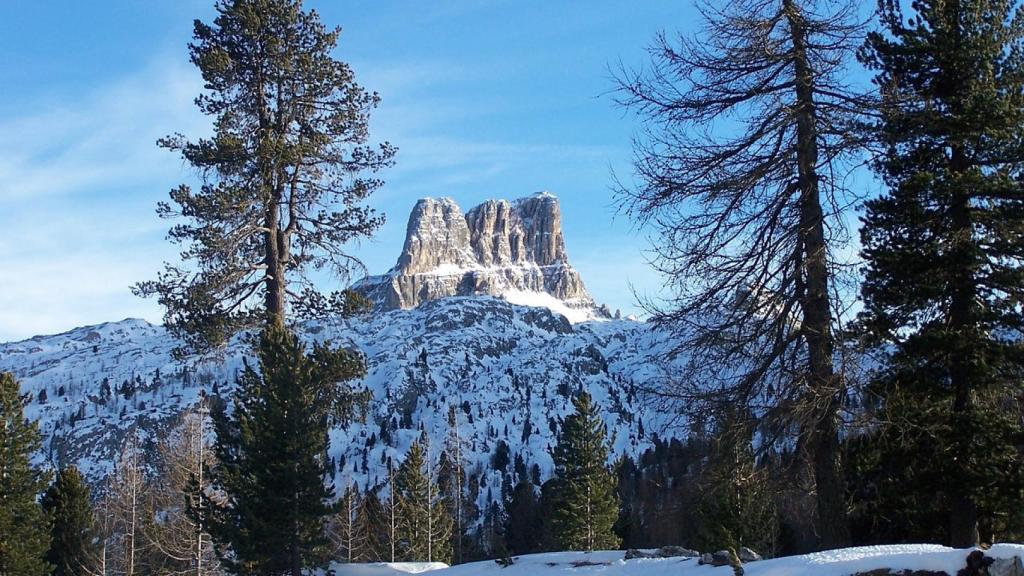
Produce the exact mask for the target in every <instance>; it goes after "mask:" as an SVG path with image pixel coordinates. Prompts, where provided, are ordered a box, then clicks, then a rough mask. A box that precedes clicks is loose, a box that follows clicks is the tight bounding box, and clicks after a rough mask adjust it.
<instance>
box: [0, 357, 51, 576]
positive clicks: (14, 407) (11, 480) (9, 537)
mask: <svg viewBox="0 0 1024 576" xmlns="http://www.w3.org/2000/svg"><path fill="white" fill-rule="evenodd" d="M23 406H24V399H23V398H22V397H21V394H20V392H19V390H18V382H17V381H16V380H15V379H14V376H13V375H12V374H10V373H8V372H0V574H10V575H12V576H14V575H17V576H43V575H46V574H49V573H50V570H51V568H52V567H51V566H50V565H49V564H47V562H46V560H45V559H44V558H45V556H46V553H47V551H48V550H49V548H50V519H49V518H48V517H47V515H46V513H45V512H44V511H43V508H42V506H40V505H39V503H38V502H37V501H36V498H37V497H38V496H39V494H40V493H41V492H42V491H43V490H45V489H46V484H47V483H48V482H49V474H47V473H45V472H43V471H42V470H40V469H39V468H37V467H35V466H33V465H32V462H31V460H30V458H31V456H32V454H33V453H35V452H38V451H39V449H40V448H42V441H41V439H40V436H39V425H38V424H36V423H35V422H29V421H28V420H27V419H26V418H25V414H24V410H23Z"/></svg>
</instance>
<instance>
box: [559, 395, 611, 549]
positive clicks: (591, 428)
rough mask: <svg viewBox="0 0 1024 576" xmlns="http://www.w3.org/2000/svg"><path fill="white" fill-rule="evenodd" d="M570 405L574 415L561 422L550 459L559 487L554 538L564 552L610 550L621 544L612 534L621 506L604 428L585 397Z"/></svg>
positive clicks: (589, 400) (578, 397)
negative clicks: (609, 467) (609, 466)
mask: <svg viewBox="0 0 1024 576" xmlns="http://www.w3.org/2000/svg"><path fill="white" fill-rule="evenodd" d="M573 405H574V406H575V407H576V413H575V414H572V415H570V416H569V417H568V418H566V419H565V423H564V424H563V425H562V430H561V434H560V435H559V437H558V443H557V444H556V445H555V448H554V451H553V453H552V455H551V456H552V458H553V459H554V462H555V477H556V478H557V483H556V486H557V487H558V492H557V496H556V499H557V500H556V501H557V504H556V507H555V511H554V515H553V517H552V518H551V521H552V524H553V525H552V529H553V533H554V536H555V538H556V539H557V540H558V542H559V546H560V548H562V549H564V550H586V551H591V550H598V549H606V548H613V549H614V548H617V547H618V546H619V544H620V541H619V538H618V536H616V535H615V534H614V533H612V526H613V525H614V524H615V520H616V519H617V518H618V516H619V500H618V496H617V495H616V493H615V488H616V486H615V475H614V474H612V472H611V470H609V469H608V445H607V443H606V440H605V427H604V423H603V422H602V421H601V417H600V416H599V415H598V413H597V406H596V405H595V404H594V403H593V402H592V401H591V399H590V395H589V394H587V393H586V392H581V393H580V394H579V396H577V397H576V398H575V399H574V400H573Z"/></svg>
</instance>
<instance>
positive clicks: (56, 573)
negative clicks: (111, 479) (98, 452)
mask: <svg viewBox="0 0 1024 576" xmlns="http://www.w3.org/2000/svg"><path fill="white" fill-rule="evenodd" d="M89 498H90V497H89V485H88V484H86V482H85V478H83V477H82V473H81V472H79V471H78V468H76V467H74V466H69V467H67V468H62V469H61V470H60V471H59V472H58V473H57V478H56V479H55V480H54V481H53V484H51V485H50V487H49V489H47V490H46V494H44V495H43V500H42V505H43V510H44V511H45V512H46V514H47V515H49V517H50V519H51V521H52V522H53V525H52V529H51V532H50V551H49V552H48V553H47V555H46V561H47V562H49V563H50V564H52V565H53V576H77V575H78V574H85V573H88V571H89V569H90V563H91V561H92V558H93V557H94V556H95V553H94V552H93V538H94V534H93V530H92V504H91V502H90V500H89Z"/></svg>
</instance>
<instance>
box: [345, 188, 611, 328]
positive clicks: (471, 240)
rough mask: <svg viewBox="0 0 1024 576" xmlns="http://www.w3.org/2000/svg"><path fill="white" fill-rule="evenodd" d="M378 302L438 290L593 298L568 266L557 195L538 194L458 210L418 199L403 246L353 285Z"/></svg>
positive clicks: (586, 303) (581, 302) (581, 303)
mask: <svg viewBox="0 0 1024 576" xmlns="http://www.w3.org/2000/svg"><path fill="white" fill-rule="evenodd" d="M355 288H356V289H357V290H360V291H361V292H363V293H364V294H366V295H367V296H369V297H370V298H371V299H373V300H374V301H375V302H376V303H377V304H378V306H381V307H383V308H387V309H393V308H414V307H416V306H418V305H419V304H421V303H422V302H425V301H428V300H435V299H437V298H443V297H446V296H469V295H480V294H487V295H494V296H502V295H505V294H509V293H511V292H536V293H546V294H549V295H551V296H553V297H555V298H558V299H559V300H562V301H563V302H564V303H566V304H567V305H569V306H571V307H576V308H592V307H593V306H594V301H593V299H592V298H591V297H590V295H589V294H587V291H586V289H585V288H584V287H583V281H582V280H581V279H580V275H579V273H578V272H577V271H576V270H574V269H573V268H572V266H570V265H569V259H568V257H567V256H566V253H565V238H564V237H563V235H562V214H561V209H560V207H559V205H558V198H556V197H555V196H554V195H552V194H550V193H547V192H540V193H538V194H534V195H533V196H530V197H527V198H521V199H519V200H515V201H512V202H509V201H507V200H488V201H486V202H484V203H483V204H480V205H479V206H476V207H475V208H473V209H472V210H470V211H469V212H467V213H465V214H463V213H462V210H461V209H460V208H459V206H458V205H457V204H455V202H454V201H453V200H451V199H450V198H441V199H438V200H435V199H433V198H424V199H422V200H420V201H419V202H417V203H416V206H415V207H414V208H413V211H412V214H410V215H409V226H408V228H407V229H406V236H405V246H404V247H403V249H402V255H401V256H399V258H398V263H397V264H396V265H395V267H394V268H392V269H391V270H390V271H388V272H387V273H386V274H382V275H380V276H371V277H368V278H364V279H363V280H361V281H360V282H358V283H357V284H356V286H355Z"/></svg>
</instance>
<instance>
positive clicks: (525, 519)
mask: <svg viewBox="0 0 1024 576" xmlns="http://www.w3.org/2000/svg"><path fill="white" fill-rule="evenodd" d="M535 489H536V487H535V486H534V485H533V484H531V483H530V482H529V481H527V480H526V479H522V480H520V481H519V483H518V484H516V487H515V488H513V489H512V495H511V497H510V498H509V499H508V501H507V502H505V529H504V530H503V532H504V534H505V546H506V547H507V548H508V553H509V554H530V553H533V552H539V551H540V549H541V536H542V532H541V531H542V524H543V520H542V519H541V515H540V500H539V499H538V498H537V493H536V492H535Z"/></svg>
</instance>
